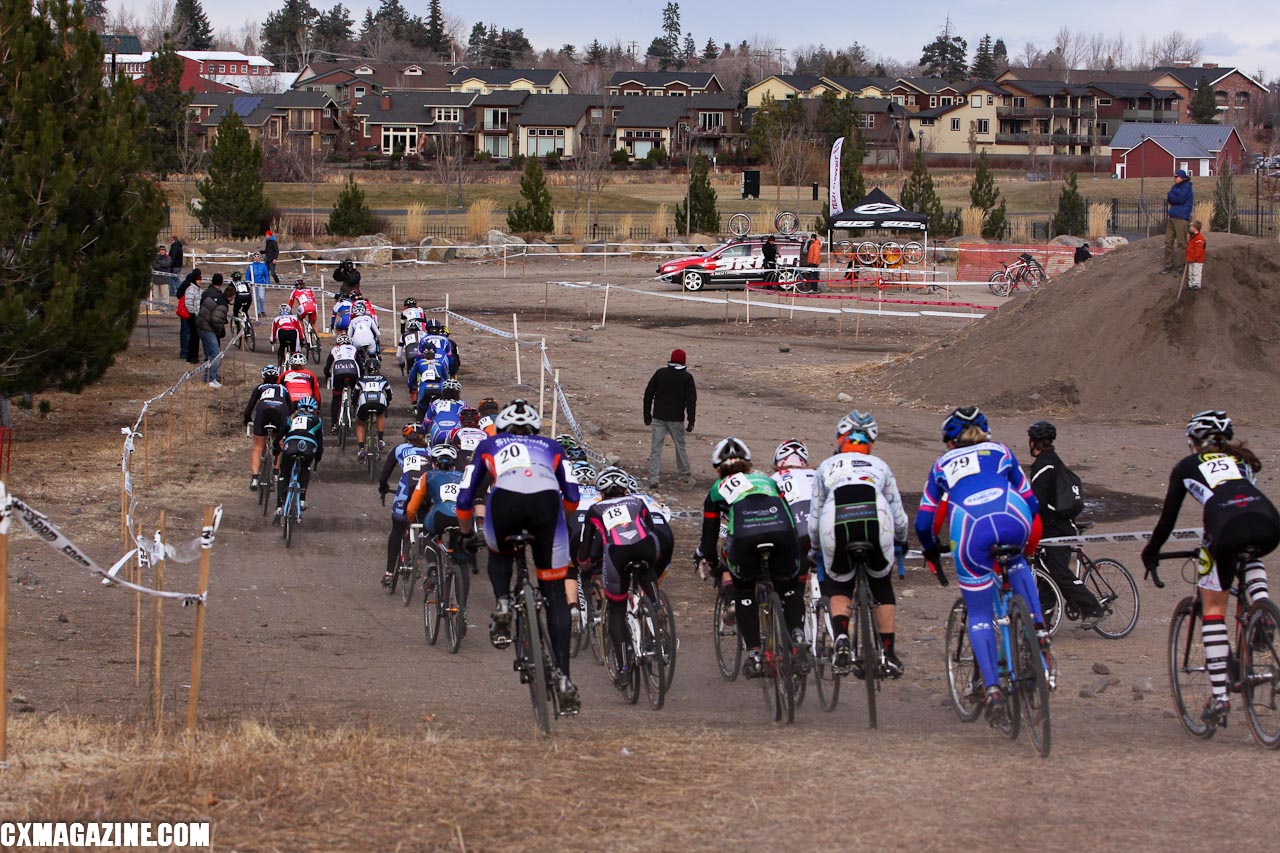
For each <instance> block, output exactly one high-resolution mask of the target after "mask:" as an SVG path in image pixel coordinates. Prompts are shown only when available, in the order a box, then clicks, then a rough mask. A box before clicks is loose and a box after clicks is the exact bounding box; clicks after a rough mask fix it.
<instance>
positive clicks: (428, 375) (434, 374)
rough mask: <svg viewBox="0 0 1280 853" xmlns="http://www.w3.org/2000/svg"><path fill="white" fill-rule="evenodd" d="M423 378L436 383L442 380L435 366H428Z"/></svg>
mask: <svg viewBox="0 0 1280 853" xmlns="http://www.w3.org/2000/svg"><path fill="white" fill-rule="evenodd" d="M422 377H423V378H424V379H426V380H427V381H428V382H435V381H436V380H437V379H439V378H440V371H438V370H436V366H435V365H434V364H429V365H427V369H426V370H424V371H423V372H422Z"/></svg>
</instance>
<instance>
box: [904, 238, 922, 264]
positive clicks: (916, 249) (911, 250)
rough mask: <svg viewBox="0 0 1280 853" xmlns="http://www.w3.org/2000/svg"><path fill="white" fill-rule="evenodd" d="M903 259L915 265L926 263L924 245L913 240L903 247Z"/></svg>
mask: <svg viewBox="0 0 1280 853" xmlns="http://www.w3.org/2000/svg"><path fill="white" fill-rule="evenodd" d="M902 259H903V260H904V261H906V262H907V264H909V265H910V266H913V267H914V266H918V265H920V264H922V263H924V246H923V245H922V244H920V243H919V242H917V241H915V240H912V241H911V242H909V243H907V244H906V245H905V246H903V247H902Z"/></svg>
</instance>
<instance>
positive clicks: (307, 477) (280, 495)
mask: <svg viewBox="0 0 1280 853" xmlns="http://www.w3.org/2000/svg"><path fill="white" fill-rule="evenodd" d="M319 411H320V403H319V402H318V401H317V400H316V399H315V398H314V397H303V398H302V399H300V400H298V405H297V406H296V407H295V408H294V412H293V417H291V418H290V420H289V431H288V432H287V433H285V435H284V438H283V440H282V441H281V442H280V466H279V467H280V473H279V475H278V476H277V478H276V517H275V522H274V523H275V524H279V523H280V519H281V517H282V516H283V515H284V499H285V493H286V492H287V491H288V489H289V480H290V479H291V478H292V476H293V471H294V468H295V466H301V467H298V485H299V486H301V487H302V495H301V498H302V504H301V509H302V511H303V512H306V510H307V485H308V483H310V482H311V469H312V468H313V467H314V466H316V465H319V464H320V460H321V459H322V458H323V457H324V425H323V424H322V423H321V422H320V415H319Z"/></svg>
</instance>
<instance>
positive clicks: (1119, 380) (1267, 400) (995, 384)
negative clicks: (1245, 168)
mask: <svg viewBox="0 0 1280 853" xmlns="http://www.w3.org/2000/svg"><path fill="white" fill-rule="evenodd" d="M1162 248H1163V238H1153V239H1150V240H1143V241H1142V242H1139V243H1135V244H1133V245H1131V246H1126V247H1122V248H1120V249H1117V250H1115V251H1112V252H1108V253H1107V254H1106V255H1103V256H1100V257H1095V258H1094V259H1093V260H1091V261H1089V262H1088V263H1087V264H1084V265H1081V266H1078V267H1075V268H1073V269H1072V270H1070V271H1069V272H1067V273H1065V274H1063V275H1061V276H1059V277H1058V278H1056V279H1055V280H1054V281H1052V282H1051V283H1050V284H1049V285H1047V286H1046V287H1043V288H1041V290H1040V291H1039V292H1037V293H1035V294H1031V295H1030V296H1029V297H1028V296H1027V295H1026V292H1025V291H1018V292H1017V295H1016V296H1015V297H1014V298H1013V299H1012V300H1011V301H1010V303H1009V304H1008V305H1007V306H1006V307H1005V308H1002V309H1001V310H1000V311H999V313H998V314H997V315H996V316H994V317H991V318H990V319H987V320H982V321H979V322H977V323H975V324H973V325H972V326H970V327H968V328H967V329H965V330H964V331H962V332H959V333H957V334H956V335H954V336H951V337H949V338H946V339H943V340H942V341H939V342H938V343H935V344H932V345H930V346H928V347H925V348H924V349H921V350H920V351H918V352H916V353H913V354H912V355H911V356H908V357H906V358H904V359H902V360H899V361H897V362H896V363H893V364H890V365H886V366H885V367H884V368H882V371H883V375H884V379H885V381H886V383H887V384H888V386H889V387H890V388H891V389H892V390H893V391H894V392H895V393H896V394H898V395H899V396H903V397H908V398H912V399H920V400H923V401H925V402H929V403H937V404H939V405H953V404H960V403H965V402H978V403H982V404H984V405H987V406H991V407H994V408H1005V409H1015V410H1028V409H1037V410H1042V409H1045V408H1054V407H1062V408H1070V409H1072V410H1074V411H1076V412H1078V413H1080V414H1084V415H1089V416H1094V417H1116V418H1124V419H1125V420H1128V421H1134V420H1158V421H1171V420H1178V419H1181V418H1185V417H1186V416H1187V415H1188V414H1190V413H1192V412H1195V411H1198V410H1200V409H1205V408H1211V407H1221V408H1225V409H1227V410H1229V411H1230V412H1231V413H1232V414H1233V415H1235V416H1239V417H1244V418H1259V417H1261V416H1263V415H1264V413H1270V412H1271V411H1272V410H1273V408H1274V406H1273V402H1274V400H1275V399H1276V398H1277V396H1280V372H1277V371H1276V369H1275V366H1276V364H1277V363H1278V360H1280V277H1278V276H1280V244H1277V243H1273V242H1268V241H1263V240H1257V239H1254V238H1250V237H1241V236H1237V235H1228V234H1210V235H1208V258H1207V263H1206V264H1205V275H1204V288H1203V289H1202V290H1200V291H1197V292H1189V291H1187V290H1185V289H1184V290H1183V292H1182V296H1181V299H1180V300H1179V301H1176V302H1175V294H1176V293H1177V290H1178V278H1177V277H1176V276H1173V275H1167V276H1162V275H1159V274H1158V273H1159V271H1160V269H1161V268H1162V266H1163V262H1162V254H1161V252H1162Z"/></svg>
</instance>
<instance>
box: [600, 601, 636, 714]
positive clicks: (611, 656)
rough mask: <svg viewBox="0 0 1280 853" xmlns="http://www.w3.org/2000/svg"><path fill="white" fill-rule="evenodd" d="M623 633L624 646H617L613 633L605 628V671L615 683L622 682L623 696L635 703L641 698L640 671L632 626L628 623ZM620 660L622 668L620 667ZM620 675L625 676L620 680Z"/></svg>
mask: <svg viewBox="0 0 1280 853" xmlns="http://www.w3.org/2000/svg"><path fill="white" fill-rule="evenodd" d="M602 621H603V620H602ZM622 633H623V636H622V647H621V648H617V647H615V645H614V642H613V635H612V634H610V633H609V631H608V628H607V627H606V629H605V632H604V637H603V642H604V647H603V649H602V651H603V654H604V671H605V673H607V674H608V676H609V680H610V681H612V682H613V683H614V684H615V685H616V684H619V683H620V685H621V686H619V688H618V689H619V690H620V691H621V692H622V698H623V699H625V700H626V703H627V704H628V705H634V704H636V702H638V701H639V700H640V671H639V667H637V666H636V656H635V650H634V649H632V648H631V628H630V626H629V625H628V626H627V628H626V630H625V631H623V632H622ZM619 662H620V663H621V668H619ZM620 675H622V676H625V677H624V678H622V679H621V680H620V679H619V676H620Z"/></svg>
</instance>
